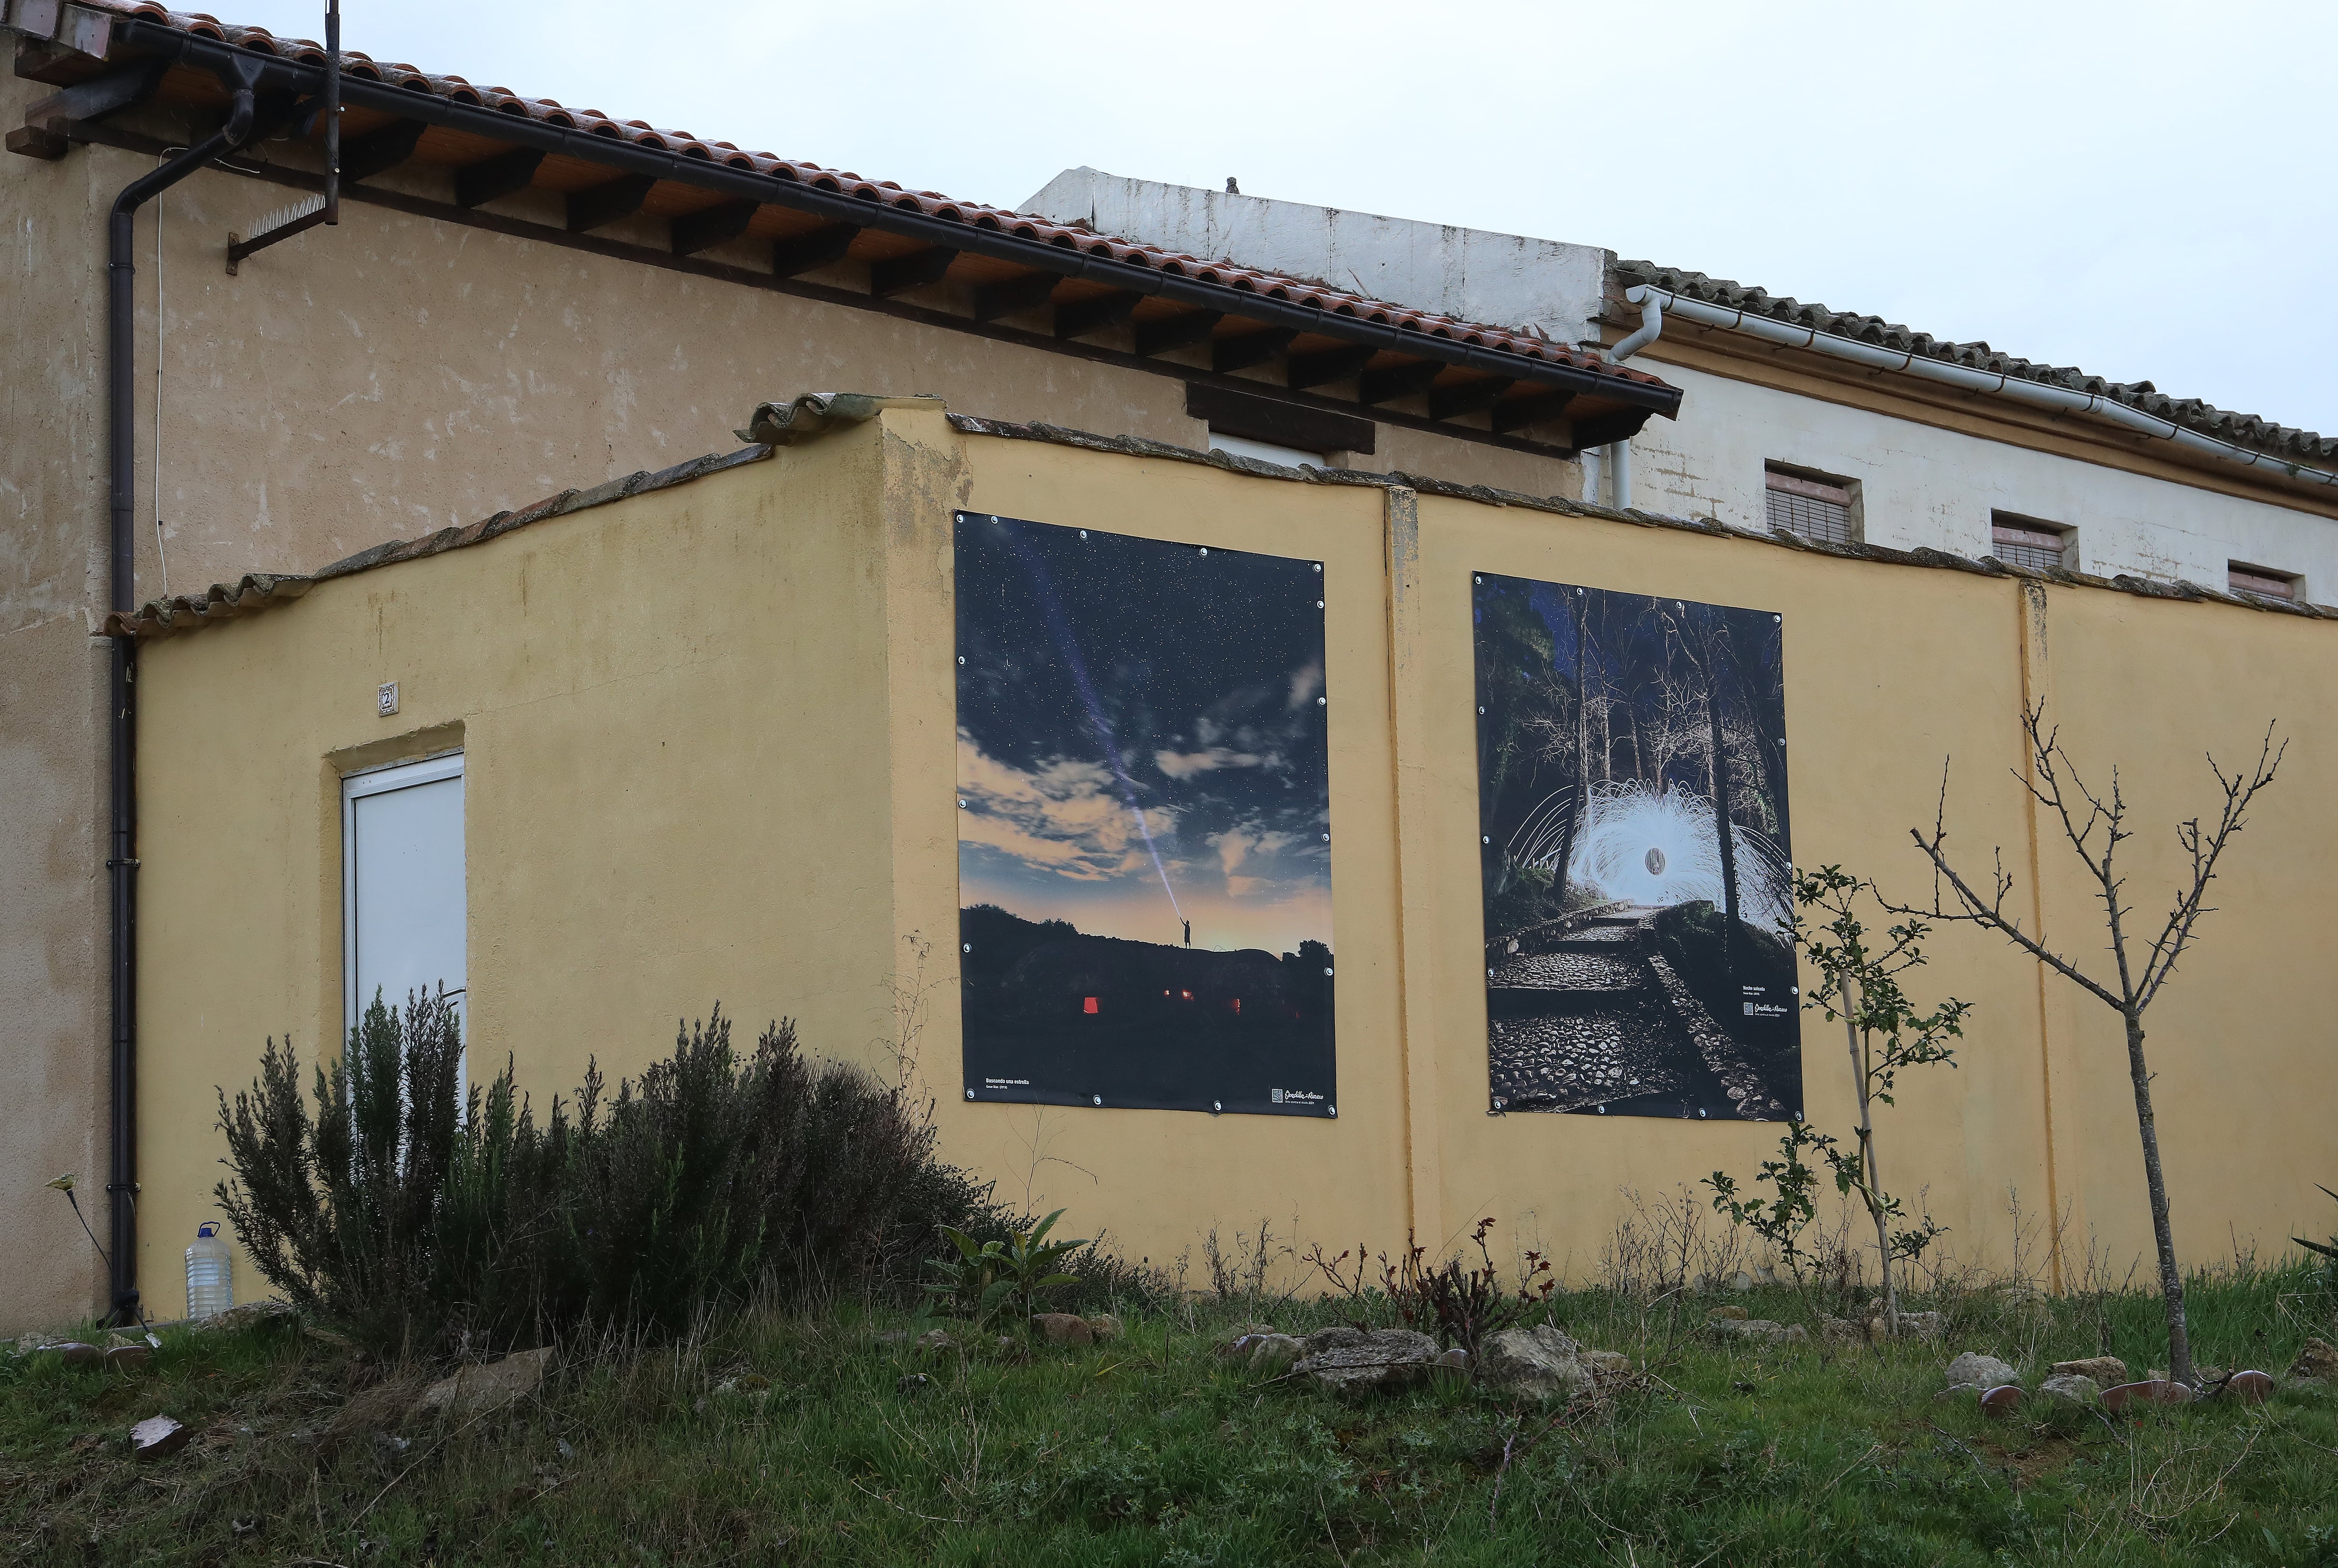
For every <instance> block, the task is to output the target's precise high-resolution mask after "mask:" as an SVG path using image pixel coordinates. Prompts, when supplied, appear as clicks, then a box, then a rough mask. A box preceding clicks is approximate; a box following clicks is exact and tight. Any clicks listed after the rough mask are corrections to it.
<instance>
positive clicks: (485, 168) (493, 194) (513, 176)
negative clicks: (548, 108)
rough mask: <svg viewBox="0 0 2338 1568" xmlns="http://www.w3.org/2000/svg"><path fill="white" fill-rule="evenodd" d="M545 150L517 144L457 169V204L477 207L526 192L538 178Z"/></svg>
mask: <svg viewBox="0 0 2338 1568" xmlns="http://www.w3.org/2000/svg"><path fill="white" fill-rule="evenodd" d="M543 162H544V153H543V152H542V151H541V150H539V149H537V148H534V147H515V148H513V149H511V150H510V151H509V152H498V153H496V155H495V156H493V157H492V158H482V159H480V160H479V161H478V162H476V163H466V164H464V165H463V166H462V167H461V168H460V169H457V170H456V171H455V205H456V206H457V207H477V206H480V205H482V204H483V203H486V202H488V201H496V200H497V199H499V198H501V197H505V196H510V195H515V194H516V193H517V192H519V191H525V190H526V189H527V188H528V186H529V185H530V184H532V183H533V182H534V181H535V171H536V168H537V166H538V165H540V164H541V163H543Z"/></svg>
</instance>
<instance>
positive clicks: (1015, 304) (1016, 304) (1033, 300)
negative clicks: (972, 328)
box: [974, 272, 1064, 321]
mask: <svg viewBox="0 0 2338 1568" xmlns="http://www.w3.org/2000/svg"><path fill="white" fill-rule="evenodd" d="M1063 280H1064V278H1063V274H1062V273H1060V272H1026V273H1024V274H1023V275H1022V276H1021V277H1019V278H1002V279H999V280H998V281H997V282H996V283H977V284H976V285H975V287H974V319H976V320H977V321H996V320H997V319H998V318H1000V317H1001V316H1012V315H1014V314H1015V313H1016V312H1017V310H1036V309H1038V308H1039V307H1040V306H1042V305H1045V304H1046V303H1047V301H1048V300H1049V299H1052V298H1054V296H1055V292H1056V285H1057V284H1058V283H1061V282H1062V281H1063Z"/></svg>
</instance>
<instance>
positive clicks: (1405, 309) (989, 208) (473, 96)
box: [75, 0, 1664, 387]
mask: <svg viewBox="0 0 2338 1568" xmlns="http://www.w3.org/2000/svg"><path fill="white" fill-rule="evenodd" d="M75 3H76V4H79V5H86V6H88V7H90V8H91V9H93V10H98V11H103V12H104V13H106V14H107V15H113V16H117V17H121V18H123V19H124V20H139V21H145V22H151V23H155V24H159V25H162V26H166V27H169V28H172V29H173V30H175V31H178V32H182V33H186V34H192V35H194V36H198V37H202V38H208V39H211V40H215V41H216V42H218V43H221V44H227V45H230V46H231V47H234V48H239V49H249V50H251V51H253V52H254V53H256V54H267V55H270V56H273V57H275V58H278V59H285V60H291V61H294V62H297V63H299V64H308V65H322V64H325V63H326V58H327V56H326V53H325V48H324V45H322V44H319V43H317V42H315V41H314V40H312V39H307V38H290V37H286V38H280V37H278V36H277V35H276V34H273V33H271V32H270V31H269V30H268V29H267V28H265V27H256V26H247V25H241V24H235V23H224V22H221V21H220V20H218V19H217V18H216V17H213V16H210V15H204V14H203V13H201V12H185V11H173V10H172V9H170V8H169V7H168V6H166V5H161V4H158V3H157V0H75ZM340 57H341V62H342V66H341V68H342V72H343V73H344V74H346V75H350V76H357V77H361V78H364V79H367V80H369V81H374V82H379V83H384V84H386V85H388V86H394V87H401V88H407V89H409V90H411V91H414V92H417V93H428V94H430V95H432V96H434V97H439V98H445V99H449V100H452V101H455V102H457V103H467V104H471V105H475V106H476V107H480V108H485V109H489V110H493V111H496V112H497V113H506V114H509V115H512V116H513V117H514V118H516V119H526V120H535V121H540V122H545V123H546V124H551V125H556V126H560V127H562V128H563V129H567V130H575V131H581V132H585V133H586V134H588V135H594V136H604V137H607V138H609V139H611V140H613V141H619V142H632V143H634V144H635V145H637V146H642V147H646V148H650V149H653V150H654V151H657V152H669V153H678V154H680V155H682V156H684V157H691V158H698V159H702V160H704V161H706V162H710V163H720V164H722V165H725V166H728V167H731V168H734V169H739V170H743V171H748V172H752V173H756V174H762V175H767V176H770V177H771V178H775V179H779V180H784V181H793V182H797V183H801V184H804V185H807V186H813V187H817V188H820V189H822V190H827V191H834V192H836V193H838V194H840V195H849V196H853V197H857V198H859V199H860V200H863V201H870V202H873V203H880V204H884V205H889V206H897V207H909V208H914V209H916V210H918V211H920V212H923V213H925V214H926V215H928V216H930V217H939V218H947V219H949V220H954V221H957V222H962V223H965V224H967V225H968V226H969V227H972V228H977V229H992V230H999V231H1001V232H1006V233H1011V234H1014V235H1016V236H1017V237H1018V238H1024V239H1030V240H1040V241H1042V242H1044V243H1046V244H1050V245H1055V246H1058V247H1061V248H1062V249H1065V250H1072V251H1075V252H1077V253H1079V254H1084V255H1092V256H1103V257H1106V258H1109V259H1110V260H1115V261H1121V262H1126V263H1130V264H1133V265H1135V266H1140V267H1144V268H1145V269H1147V270H1151V271H1154V272H1162V273H1166V274H1169V275H1172V276H1178V277H1186V278H1191V279H1194V280H1195V281H1198V282H1203V283H1210V284H1214V285H1218V286H1222V287H1225V288H1230V289H1236V290H1239V291H1242V292H1246V293H1252V294H1256V295H1259V296H1261V297H1262V298H1265V299H1278V300H1282V301H1284V302H1286V303H1292V304H1298V305H1302V306H1311V307H1315V308H1318V309H1322V310H1324V311H1325V312H1326V313H1328V314H1331V315H1337V316H1345V317H1349V318H1351V319H1361V320H1365V321H1369V322H1371V323H1373V324H1375V325H1380V326H1386V327H1392V328H1398V329H1400V330H1405V331H1413V332H1419V333H1420V334H1421V335H1422V336H1424V337H1429V338H1442V339H1445V340H1448V341H1451V342H1455V343H1459V344H1464V345H1470V346H1476V347H1482V348H1492V349H1496V350H1498V351H1501V352H1504V353H1508V354H1515V355H1518V356H1519V357H1521V358H1529V359H1540V360H1543V361H1545V362H1547V363H1549V364H1553V365H1559V366H1564V367H1567V368H1570V369H1575V370H1584V371H1590V372H1593V373H1595V374H1596V375H1600V376H1603V377H1611V378H1613V379H1616V380H1620V381H1632V382H1637V383H1641V384H1643V385H1648V386H1657V387H1661V386H1663V385H1664V383H1663V381H1662V379H1661V378H1660V377H1656V376H1654V375H1651V374H1650V373H1648V372H1646V371H1645V370H1638V369H1635V368H1632V367H1630V366H1627V365H1616V364H1613V363H1611V362H1609V361H1608V360H1607V359H1606V357H1605V356H1603V355H1602V354H1600V353H1599V352H1597V351H1596V349H1589V350H1586V349H1584V348H1577V347H1576V346H1575V345H1573V344H1566V343H1557V342H1554V341H1552V340H1551V339H1549V338H1543V337H1538V336H1536V335H1534V334H1531V333H1526V332H1520V331H1518V330H1516V329H1514V328H1508V327H1504V326H1500V325H1498V324H1494V323H1489V322H1479V321H1469V320H1465V319H1461V318H1459V317H1455V316H1443V315H1439V314H1437V313H1435V312H1433V311H1427V310H1417V309H1413V308H1411V307H1410V306H1407V305H1400V304H1398V303H1396V302H1394V301H1391V300H1387V299H1375V298H1374V297H1372V296H1370V295H1369V294H1365V293H1362V292H1361V291H1360V290H1351V289H1340V288H1336V287H1333V286H1331V285H1329V284H1324V283H1319V282H1314V281H1311V280H1309V279H1303V278H1298V277H1293V276H1292V275H1290V274H1287V273H1280V272H1270V271H1266V270H1261V269H1258V268H1254V267H1246V266H1243V265H1242V264H1240V263H1238V262H1233V261H1225V260H1209V259H1207V258H1203V257H1197V256H1190V255H1187V254H1186V253H1184V251H1179V250H1168V249H1166V248H1164V247H1162V246H1158V245H1148V244H1144V243H1142V242H1140V241H1136V240H1127V239H1124V238H1121V237H1119V236H1116V235H1109V234H1102V233H1098V232H1097V231H1095V230H1093V229H1090V228H1087V227H1086V226H1085V225H1076V224H1071V223H1064V222H1059V221H1057V220H1054V219H1051V218H1046V217H1042V216H1039V215H1037V214H1035V213H1028V212H1021V211H1016V210H1015V209H1013V208H1009V207H999V206H994V205H992V204H991V203H989V202H984V201H960V200H958V199H957V198H955V197H951V196H948V195H945V194H943V193H942V192H940V191H909V190H906V189H904V188H903V187H902V186H901V185H900V184H899V182H898V181H891V180H869V179H868V178H866V177H864V176H862V175H860V174H855V173H852V172H850V171H847V170H840V169H831V168H829V167H827V166H826V165H824V164H819V163H812V162H806V161H804V160H801V159H794V158H786V157H782V156H781V155H780V154H778V153H776V152H752V151H747V150H743V149H742V148H740V147H739V146H738V145H737V144H736V143H734V142H724V141H711V140H708V139H705V138H702V137H700V136H697V135H694V134H693V133H692V132H687V131H673V130H660V129H658V128H656V127H654V126H653V125H651V124H650V123H649V122H646V121H643V120H619V119H616V118H614V116H611V115H608V114H604V113H602V112H601V111H599V110H597V109H570V108H568V107H567V106H566V105H565V104H562V103H559V102H558V101H557V100H555V99H551V98H530V97H526V96H525V95H523V94H521V93H516V92H514V91H513V90H512V89H510V88H508V87H495V86H487V87H482V86H476V85H474V84H473V83H471V82H470V81H468V80H467V78H465V77H462V76H458V75H454V74H451V73H433V72H427V71H425V70H423V69H421V68H420V67H418V66H415V65H408V64H402V63H399V62H395V61H378V60H375V59H373V58H372V57H371V56H369V55H367V54H363V53H362V52H360V51H357V50H350V49H344V50H342V51H341V56H340Z"/></svg>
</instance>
